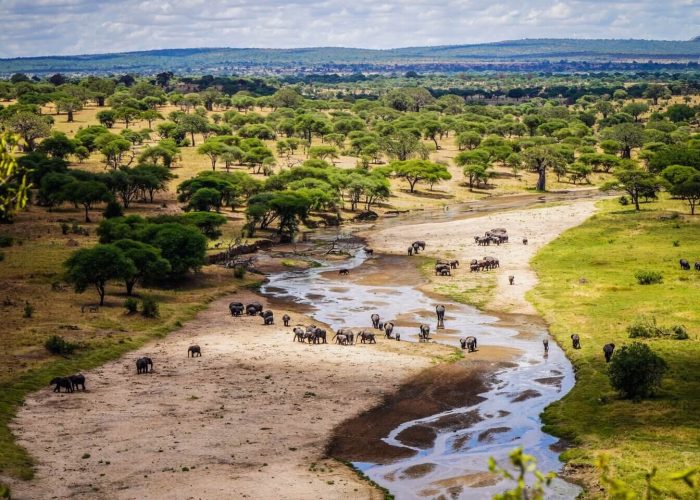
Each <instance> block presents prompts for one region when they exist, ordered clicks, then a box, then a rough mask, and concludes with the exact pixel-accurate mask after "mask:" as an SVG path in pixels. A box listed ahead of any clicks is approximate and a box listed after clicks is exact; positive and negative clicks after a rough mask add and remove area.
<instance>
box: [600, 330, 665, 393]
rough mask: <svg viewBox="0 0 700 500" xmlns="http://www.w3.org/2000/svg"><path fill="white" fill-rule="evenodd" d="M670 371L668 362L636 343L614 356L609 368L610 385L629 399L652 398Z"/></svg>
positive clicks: (625, 347) (644, 345)
mask: <svg viewBox="0 0 700 500" xmlns="http://www.w3.org/2000/svg"><path fill="white" fill-rule="evenodd" d="M666 370H668V365H667V364H666V362H665V361H664V360H663V358H661V357H660V356H658V355H657V354H656V353H654V351H652V350H651V348H650V347H649V346H648V345H646V344H642V343H641V342H634V343H632V345H629V346H622V348H621V349H620V350H619V351H618V352H617V353H616V354H615V356H613V358H612V360H611V361H610V365H609V366H608V377H609V378H610V384H611V385H612V386H613V387H614V388H615V389H616V390H617V391H618V392H619V393H620V394H621V395H622V397H624V398H627V399H641V398H643V397H647V396H650V395H652V394H653V393H654V391H655V390H656V389H657V388H659V387H660V385H661V379H662V378H663V376H664V373H666Z"/></svg>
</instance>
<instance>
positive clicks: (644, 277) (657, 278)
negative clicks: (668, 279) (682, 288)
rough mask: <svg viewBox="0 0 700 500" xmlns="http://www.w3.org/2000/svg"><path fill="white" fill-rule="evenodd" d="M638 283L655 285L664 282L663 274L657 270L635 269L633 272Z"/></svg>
mask: <svg viewBox="0 0 700 500" xmlns="http://www.w3.org/2000/svg"><path fill="white" fill-rule="evenodd" d="M634 277H635V278H637V283H639V284H640V285H656V284H660V283H663V282H664V276H663V274H661V273H660V272H658V271H637V272H636V273H634Z"/></svg>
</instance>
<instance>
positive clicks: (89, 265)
mask: <svg viewBox="0 0 700 500" xmlns="http://www.w3.org/2000/svg"><path fill="white" fill-rule="evenodd" d="M64 266H65V267H66V281H68V282H69V283H72V284H73V286H74V288H75V291H76V292H77V293H82V292H84V291H85V290H86V289H87V287H88V286H90V285H92V286H94V287H95V288H96V289H97V293H98V295H99V297H100V305H104V300H105V289H106V286H107V282H108V281H110V280H117V279H119V280H124V279H127V278H129V277H130V276H133V275H134V274H136V273H137V270H136V267H135V266H134V264H133V263H132V262H131V261H130V260H129V259H128V258H127V257H126V256H125V255H124V252H122V251H121V250H120V249H119V248H117V247H116V246H114V245H96V246H94V247H92V248H84V249H81V250H78V251H77V252H75V253H73V255H71V256H70V257H69V258H68V260H66V262H65V263H64Z"/></svg>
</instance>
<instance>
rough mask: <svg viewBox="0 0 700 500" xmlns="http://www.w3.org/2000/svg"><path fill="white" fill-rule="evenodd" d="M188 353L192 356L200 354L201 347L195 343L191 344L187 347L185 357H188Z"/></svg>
mask: <svg viewBox="0 0 700 500" xmlns="http://www.w3.org/2000/svg"><path fill="white" fill-rule="evenodd" d="M190 355H191V356H192V357H193V358H194V357H195V356H199V357H201V356H202V348H201V347H199V346H198V345H197V344H194V345H191V346H189V347H188V348H187V357H188V358H189V357H190Z"/></svg>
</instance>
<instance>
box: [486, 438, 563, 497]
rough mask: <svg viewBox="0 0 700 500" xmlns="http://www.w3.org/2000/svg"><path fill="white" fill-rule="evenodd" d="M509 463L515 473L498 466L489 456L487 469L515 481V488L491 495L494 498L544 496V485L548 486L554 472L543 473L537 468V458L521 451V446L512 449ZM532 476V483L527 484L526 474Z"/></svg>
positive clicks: (553, 476) (554, 475)
mask: <svg viewBox="0 0 700 500" xmlns="http://www.w3.org/2000/svg"><path fill="white" fill-rule="evenodd" d="M508 458H509V460H510V465H511V466H512V467H513V468H515V471H516V475H513V473H511V472H510V471H509V470H508V469H505V468H504V467H500V466H499V465H498V463H497V462H496V460H495V459H494V458H493V457H489V470H490V471H491V472H492V473H494V474H498V475H499V476H501V477H503V478H504V479H507V480H509V481H514V482H515V483H516V486H515V488H513V489H511V490H508V491H504V492H503V493H500V494H496V495H494V496H493V498H494V500H523V499H524V500H529V499H533V500H542V499H543V498H544V497H545V487H546V486H549V484H550V483H551V482H552V479H554V478H555V477H556V474H554V473H553V472H550V473H548V474H543V473H542V472H540V471H539V470H538V469H537V460H536V459H535V457H533V456H532V455H526V454H525V453H523V449H522V447H519V448H516V449H514V450H513V451H512V452H510V454H509V455H508ZM529 475H532V476H534V480H535V481H534V483H533V484H532V485H531V486H528V484H527V481H528V476H529Z"/></svg>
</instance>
